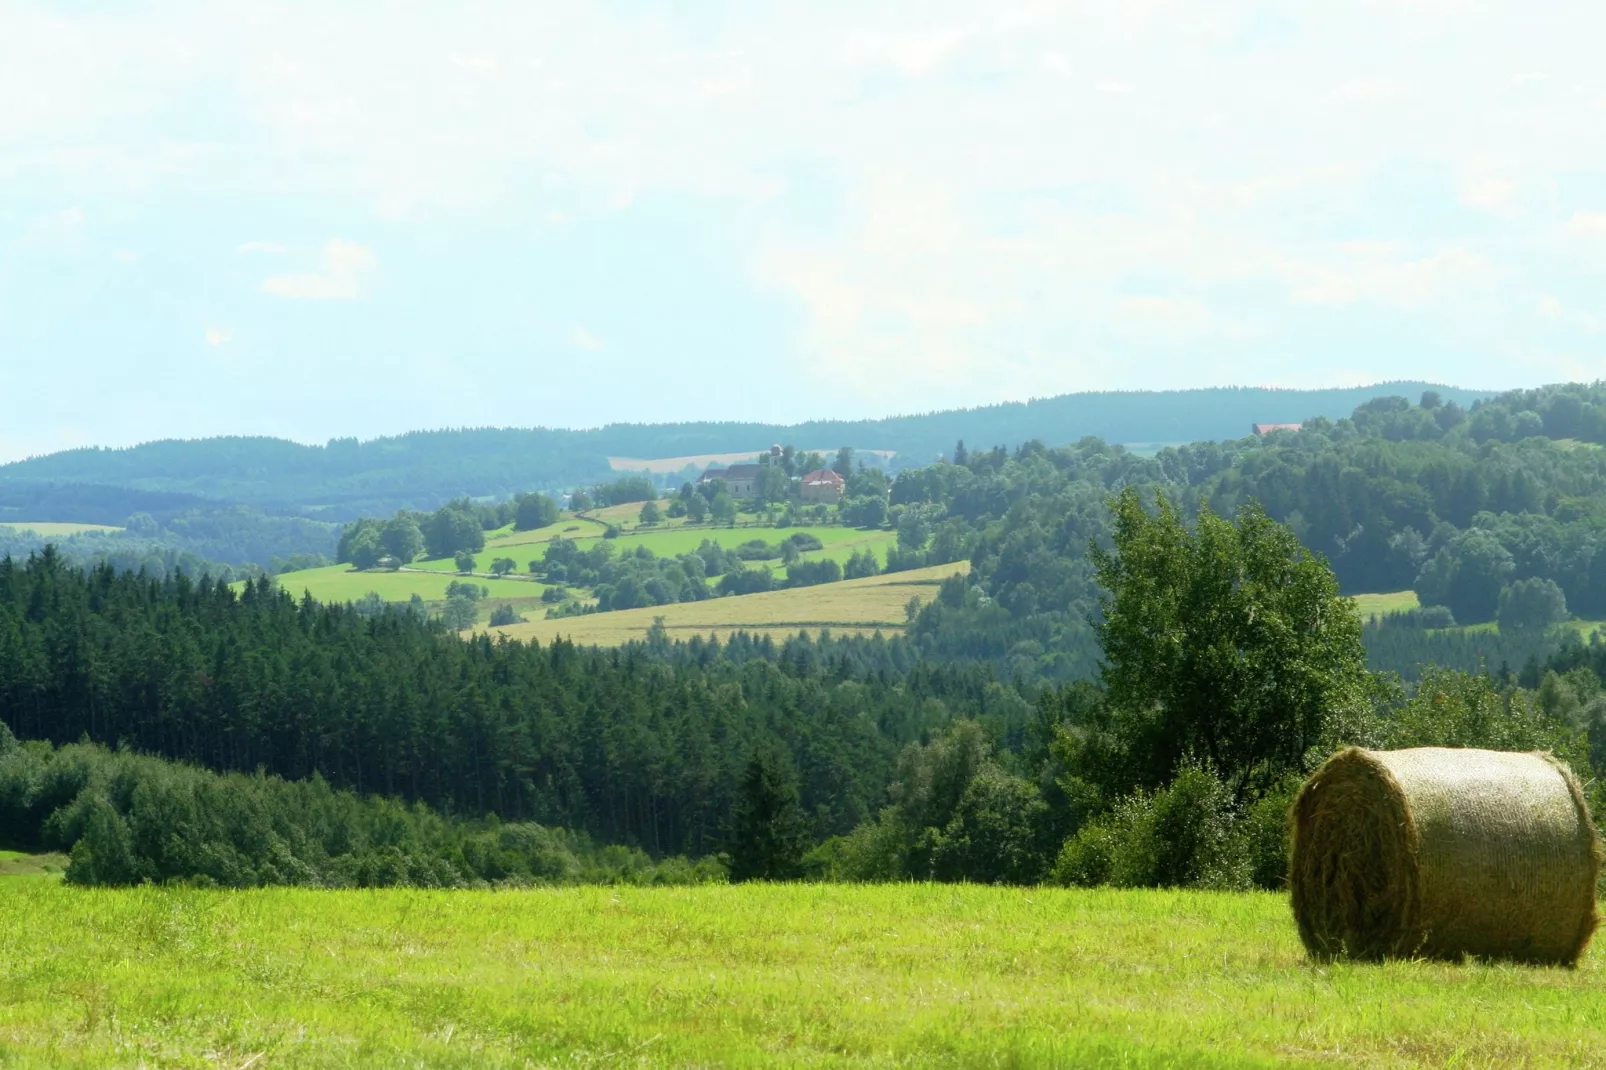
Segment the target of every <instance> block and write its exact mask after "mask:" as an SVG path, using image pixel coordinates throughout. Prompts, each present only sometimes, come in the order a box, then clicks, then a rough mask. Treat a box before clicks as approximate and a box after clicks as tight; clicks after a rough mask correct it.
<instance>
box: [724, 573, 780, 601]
mask: <svg viewBox="0 0 1606 1070" xmlns="http://www.w3.org/2000/svg"><path fill="white" fill-rule="evenodd" d="M714 589H715V590H716V591H717V592H719V593H720V594H722V595H727V594H759V593H761V592H763V591H773V590H774V589H775V577H774V576H772V575H770V570H769V569H767V568H734V569H731V570H730V571H729V572H727V573H725V575H723V576H721V577H720V578H719V584H718V586H716V587H715V588H714Z"/></svg>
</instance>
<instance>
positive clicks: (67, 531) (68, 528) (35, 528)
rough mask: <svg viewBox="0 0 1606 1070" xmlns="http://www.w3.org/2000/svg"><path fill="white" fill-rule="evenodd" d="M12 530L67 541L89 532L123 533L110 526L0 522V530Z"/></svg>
mask: <svg viewBox="0 0 1606 1070" xmlns="http://www.w3.org/2000/svg"><path fill="white" fill-rule="evenodd" d="M5 528H10V529H11V530H12V531H18V532H32V533H33V534H34V535H37V536H39V537H40V538H41V539H52V538H56V539H65V538H69V537H71V536H73V535H84V534H87V533H89V532H113V531H122V530H123V529H122V528H118V527H112V526H111V525H109V524H58V523H55V522H54V521H40V520H6V521H0V529H5Z"/></svg>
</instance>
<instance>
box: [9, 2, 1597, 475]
mask: <svg viewBox="0 0 1606 1070" xmlns="http://www.w3.org/2000/svg"><path fill="white" fill-rule="evenodd" d="M1603 36H1606V6H1603V5H1598V4H1590V3H1582V2H1577V3H1568V4H1546V3H1534V2H1532V0H1518V2H1506V0H1354V2H1344V0H1302V2H1298V3H1293V2H1290V3H1283V4H1271V3H1256V2H1243V0H1211V2H1210V3H1203V2H1199V0H1186V2H1183V0H1110V2H1103V0H1100V2H1079V0H1069V2H1059V3H1029V2H1028V3H1010V2H1009V0H993V2H989V3H950V2H945V0H920V2H903V3H891V2H880V0H853V2H849V3H831V2H827V0H807V2H799V3H790V2H775V3H754V2H751V0H747V2H742V3H736V2H729V3H726V2H715V0H708V2H704V0H674V2H665V3H654V2H627V0H603V2H585V0H565V2H562V3H557V2H533V3H532V2H530V0H510V2H479V0H454V2H452V3H450V4H447V3H440V2H432V3H426V2H416V0H389V2H386V3H358V2H338V0H317V2H307V3H262V2H236V0H205V2H204V3H203V2H196V3H186V2H154V0H152V2H145V0H128V2H117V0H54V2H51V3H36V2H31V0H0V101H3V102H4V105H3V106H0V461H3V460H11V459H16V458H19V457H23V456H27V455H31V454H36V453H42V452H49V451H53V450H57V449H62V448H67V447H71V446H78V445H86V444H102V445H127V444H131V443H134V442H139V441H146V440H150V439H156V438H168V437H194V436H203V435H216V434H272V435H280V436H284V437H288V438H293V439H297V440H299V441H306V442H321V441H324V440H326V439H328V438H330V437H333V436H345V435H357V436H361V437H364V438H368V437H373V436H376V435H381V434H389V433H396V432H401V431H406V430H410V429H415V428H433V427H451V426H469V425H471V426H483V425H514V426H532V425H546V426H568V427H584V426H595V425H598V424H602V423H606V422H613V421H672V420H691V419H762V420H771V421H784V422H791V421H797V420H803V419H811V418H828V417H840V418H858V417H866V416H880V415H887V414H892V413H904V412H920V411H928V410H932V409H940V408H952V407H957V406H967V405H977V404H985V403H990V402H996V401H1004V400H1023V399H1025V398H1029V397H1042V396H1048V395H1053V394H1059V393H1064V392H1068V391H1075V390H1098V389H1153V388H1171V387H1192V386H1213V385H1227V384H1250V385H1273V386H1297V387H1310V386H1327V385H1353V384H1359V383H1369V382H1375V381H1379V380H1386V379H1404V378H1412V379H1425V380H1430V381H1437V382H1448V383H1453V384H1456V385H1462V386H1468V387H1481V388H1503V387H1511V386H1520V385H1535V384H1538V383H1543V382H1554V381H1560V380H1569V379H1596V378H1601V377H1606V304H1603V302H1602V300H1601V296H1602V294H1603V292H1606V289H1603V287H1606V66H1602V65H1601V64H1600V62H1599V55H1598V51H1599V42H1600V40H1601V39H1602V38H1603Z"/></svg>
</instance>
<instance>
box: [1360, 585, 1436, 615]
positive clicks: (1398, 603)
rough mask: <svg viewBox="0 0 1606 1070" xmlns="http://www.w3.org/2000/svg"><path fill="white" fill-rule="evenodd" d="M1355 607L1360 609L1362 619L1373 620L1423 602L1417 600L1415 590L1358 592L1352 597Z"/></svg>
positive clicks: (1411, 607)
mask: <svg viewBox="0 0 1606 1070" xmlns="http://www.w3.org/2000/svg"><path fill="white" fill-rule="evenodd" d="M1350 601H1351V602H1354V603H1355V608H1356V609H1358V610H1360V614H1361V619H1362V620H1371V619H1372V618H1373V617H1381V616H1385V615H1386V614H1389V613H1404V612H1406V611H1407V610H1412V609H1418V608H1420V607H1421V605H1422V603H1421V602H1419V601H1417V597H1416V592H1415V591H1391V592H1389V593H1388V594H1358V595H1354V596H1352V597H1351V598H1350Z"/></svg>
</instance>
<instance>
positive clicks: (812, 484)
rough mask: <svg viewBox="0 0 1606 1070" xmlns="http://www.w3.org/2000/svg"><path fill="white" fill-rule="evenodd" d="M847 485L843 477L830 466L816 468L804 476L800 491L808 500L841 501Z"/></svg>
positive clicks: (805, 499) (804, 498)
mask: <svg viewBox="0 0 1606 1070" xmlns="http://www.w3.org/2000/svg"><path fill="white" fill-rule="evenodd" d="M844 486H845V484H844V482H843V480H842V477H841V476H839V475H837V474H836V473H835V472H833V471H831V469H829V468H816V469H815V470H814V471H812V472H810V473H808V474H807V475H805V476H804V477H803V481H802V486H801V487H800V488H799V493H800V495H801V496H802V498H803V500H804V501H806V502H839V501H841V500H842V490H843V487H844Z"/></svg>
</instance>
